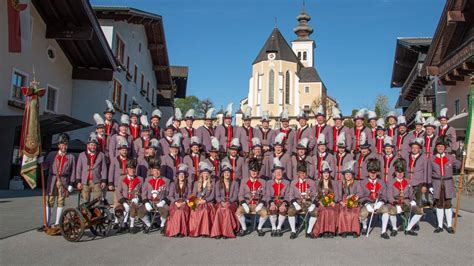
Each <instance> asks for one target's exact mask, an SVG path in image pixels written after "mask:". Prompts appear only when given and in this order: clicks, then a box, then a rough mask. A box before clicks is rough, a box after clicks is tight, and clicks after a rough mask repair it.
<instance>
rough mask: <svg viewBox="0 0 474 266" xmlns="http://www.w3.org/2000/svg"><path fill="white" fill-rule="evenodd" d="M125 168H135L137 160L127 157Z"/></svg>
mask: <svg viewBox="0 0 474 266" xmlns="http://www.w3.org/2000/svg"><path fill="white" fill-rule="evenodd" d="M126 166H127V168H133V169H136V168H137V160H136V159H134V158H128V159H127V163H126Z"/></svg>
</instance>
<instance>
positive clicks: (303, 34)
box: [293, 0, 313, 40]
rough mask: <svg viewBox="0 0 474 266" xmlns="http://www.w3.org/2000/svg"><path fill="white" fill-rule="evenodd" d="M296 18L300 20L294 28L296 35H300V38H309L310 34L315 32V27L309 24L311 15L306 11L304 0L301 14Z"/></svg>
mask: <svg viewBox="0 0 474 266" xmlns="http://www.w3.org/2000/svg"><path fill="white" fill-rule="evenodd" d="M296 20H298V23H299V24H298V26H296V27H295V28H294V29H293V31H294V32H295V34H296V36H298V40H309V35H311V33H313V28H311V27H310V26H309V25H308V22H309V21H310V20H311V16H310V15H308V13H306V9H305V3H304V0H303V7H302V8H301V12H300V14H299V15H298V16H297V17H296Z"/></svg>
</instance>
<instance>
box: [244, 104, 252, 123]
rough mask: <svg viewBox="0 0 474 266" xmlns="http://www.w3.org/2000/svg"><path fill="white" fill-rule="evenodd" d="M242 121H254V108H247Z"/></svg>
mask: <svg viewBox="0 0 474 266" xmlns="http://www.w3.org/2000/svg"><path fill="white" fill-rule="evenodd" d="M243 113H244V114H243V116H242V119H243V120H250V119H252V107H250V106H248V105H247V107H246V108H245V112H243Z"/></svg>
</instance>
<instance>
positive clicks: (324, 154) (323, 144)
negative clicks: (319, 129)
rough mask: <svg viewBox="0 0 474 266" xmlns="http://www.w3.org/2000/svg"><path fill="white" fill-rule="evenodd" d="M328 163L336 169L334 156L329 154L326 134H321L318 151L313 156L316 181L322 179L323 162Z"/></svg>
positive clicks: (317, 144)
mask: <svg viewBox="0 0 474 266" xmlns="http://www.w3.org/2000/svg"><path fill="white" fill-rule="evenodd" d="M324 161H326V162H327V163H328V164H329V166H330V167H331V169H336V160H335V158H334V155H332V154H330V153H329V152H328V142H327V141H326V137H325V135H324V134H320V135H319V138H318V139H317V140H316V149H315V153H314V155H313V165H314V167H315V170H314V172H315V173H314V179H315V180H318V181H319V179H321V173H322V172H323V171H322V166H323V162H324Z"/></svg>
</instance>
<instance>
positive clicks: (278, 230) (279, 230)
mask: <svg viewBox="0 0 474 266" xmlns="http://www.w3.org/2000/svg"><path fill="white" fill-rule="evenodd" d="M275 236H277V237H282V236H283V232H282V231H281V229H277V231H276V233H275Z"/></svg>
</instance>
